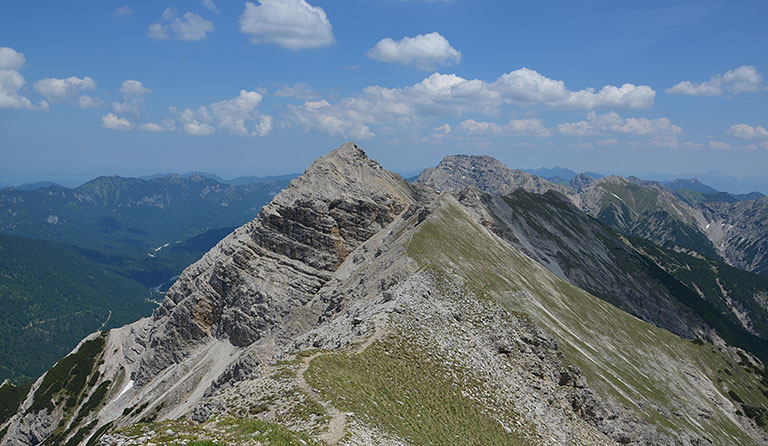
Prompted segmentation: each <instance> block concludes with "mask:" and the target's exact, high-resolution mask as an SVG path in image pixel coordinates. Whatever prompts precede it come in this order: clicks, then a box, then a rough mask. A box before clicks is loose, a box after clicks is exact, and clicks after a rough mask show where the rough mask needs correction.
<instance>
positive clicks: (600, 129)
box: [557, 112, 683, 136]
mask: <svg viewBox="0 0 768 446" xmlns="http://www.w3.org/2000/svg"><path fill="white" fill-rule="evenodd" d="M557 131H558V132H559V133H561V134H563V135H572V136H584V135H600V134H604V133H624V134H634V135H678V134H680V133H682V132H683V129H682V128H681V127H678V126H676V125H674V124H672V122H670V120H669V119H667V118H658V119H648V118H622V117H621V116H619V114H618V113H616V112H608V113H604V114H601V115H598V114H597V113H595V112H589V113H588V114H587V119H586V120H584V121H578V122H564V123H562V124H558V125H557Z"/></svg>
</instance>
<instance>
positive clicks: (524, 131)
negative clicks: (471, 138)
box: [459, 119, 552, 136]
mask: <svg viewBox="0 0 768 446" xmlns="http://www.w3.org/2000/svg"><path fill="white" fill-rule="evenodd" d="M459 130H463V131H465V132H467V133H469V134H470V135H472V134H481V135H485V134H492V135H499V136H500V135H533V136H550V135H551V134H552V132H550V130H549V129H548V128H546V127H544V123H543V122H542V120H541V119H513V120H511V121H509V122H508V123H507V124H504V125H498V124H496V123H495V122H477V121H475V120H474V119H468V120H466V121H463V122H462V123H461V124H459Z"/></svg>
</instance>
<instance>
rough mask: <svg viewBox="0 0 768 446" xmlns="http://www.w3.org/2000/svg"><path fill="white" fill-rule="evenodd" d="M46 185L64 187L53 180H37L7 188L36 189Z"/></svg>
mask: <svg viewBox="0 0 768 446" xmlns="http://www.w3.org/2000/svg"><path fill="white" fill-rule="evenodd" d="M46 187H64V186H62V185H61V184H59V183H54V182H53V181H38V182H36V183H25V184H22V185H21V186H9V187H8V189H14V190H37V189H43V188H46Z"/></svg>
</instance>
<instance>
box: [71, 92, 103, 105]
mask: <svg viewBox="0 0 768 446" xmlns="http://www.w3.org/2000/svg"><path fill="white" fill-rule="evenodd" d="M77 105H78V106H79V107H80V108H92V107H101V106H102V105H103V102H101V99H99V98H94V97H93V96H88V95H87V94H84V95H82V96H80V97H79V98H77Z"/></svg>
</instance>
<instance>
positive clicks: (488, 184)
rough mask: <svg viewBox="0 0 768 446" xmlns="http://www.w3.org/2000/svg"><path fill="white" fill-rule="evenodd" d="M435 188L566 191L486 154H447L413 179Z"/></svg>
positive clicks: (496, 191)
mask: <svg viewBox="0 0 768 446" xmlns="http://www.w3.org/2000/svg"><path fill="white" fill-rule="evenodd" d="M416 182H418V183H424V184H426V185H428V186H432V187H434V188H436V189H438V190H453V191H460V190H462V189H464V188H465V187H466V186H469V185H472V186H475V187H477V188H479V189H480V190H482V191H484V192H487V193H489V194H491V195H506V194H509V193H510V192H512V191H514V190H515V189H519V188H523V189H525V190H528V191H531V192H536V193H544V192H546V191H548V190H556V191H558V192H560V193H563V194H568V193H569V190H568V189H567V188H566V187H565V186H561V185H557V184H553V183H551V182H550V181H547V180H545V179H543V178H540V177H537V176H535V175H531V174H529V173H527V172H524V171H522V170H513V169H510V168H508V167H507V166H505V165H504V163H502V162H501V161H499V160H497V159H495V158H492V157H490V156H487V155H451V156H446V157H445V158H443V160H442V161H440V163H439V164H438V165H437V166H436V167H435V168H433V169H425V170H424V171H423V172H422V173H421V174H420V175H419V177H418V178H417V179H416Z"/></svg>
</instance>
